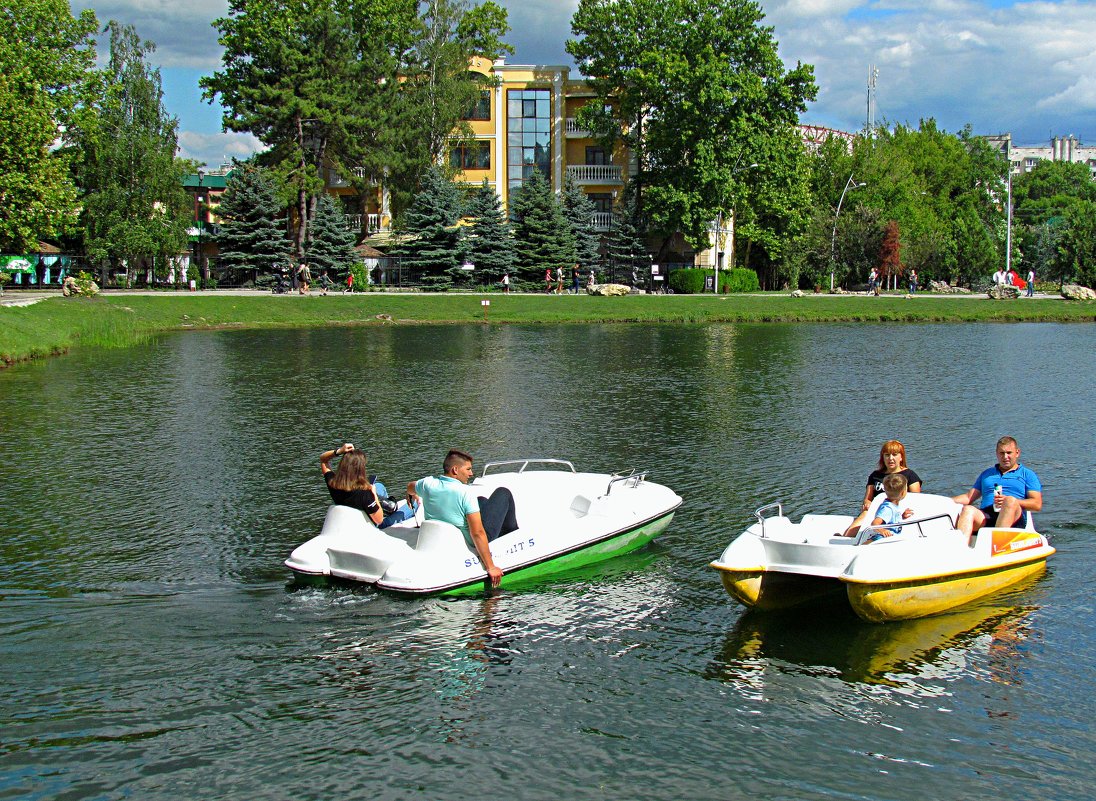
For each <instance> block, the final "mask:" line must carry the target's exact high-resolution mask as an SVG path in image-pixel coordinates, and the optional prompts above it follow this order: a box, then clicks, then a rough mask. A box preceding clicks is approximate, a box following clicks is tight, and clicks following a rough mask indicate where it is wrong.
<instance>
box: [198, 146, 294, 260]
mask: <svg viewBox="0 0 1096 801" xmlns="http://www.w3.org/2000/svg"><path fill="white" fill-rule="evenodd" d="M217 214H218V216H219V217H220V218H221V226H220V231H219V232H218V234H217V237H216V238H217V246H218V248H219V250H220V254H221V263H222V265H223V266H225V267H228V268H231V269H237V270H254V271H256V272H257V273H258V274H265V273H269V272H271V271H272V270H273V268H274V265H284V264H285V263H286V261H287V260H288V259H289V254H290V246H291V243H290V241H289V239H288V238H287V237H286V226H285V206H284V205H283V204H282V203H281V202H280V201H279V200H278V193H277V190H276V189H275V187H274V183H273V181H272V180H271V179H270V176H269V175H268V174H267V171H266V170H265V169H264V168H262V167H259V166H257V165H255V164H237V165H236V167H235V168H234V169H233V171H232V173H231V175H230V176H229V179H228V185H227V186H226V188H225V192H224V194H223V195H222V196H221V204H220V206H218V207H217Z"/></svg>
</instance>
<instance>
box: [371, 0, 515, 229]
mask: <svg viewBox="0 0 1096 801" xmlns="http://www.w3.org/2000/svg"><path fill="white" fill-rule="evenodd" d="M417 5H418V6H419V7H420V12H419V15H418V17H417V18H416V19H415V20H414V23H413V27H412V31H411V38H410V42H409V46H408V47H406V48H405V49H403V50H402V51H401V52H400V53H399V60H398V64H397V68H398V71H399V81H398V84H397V86H398V93H397V97H396V104H395V106H394V108H393V109H392V112H393V114H394V116H395V124H394V126H393V128H392V132H393V134H394V135H395V136H396V141H395V142H394V143H393V147H392V148H391V150H390V154H389V156H390V157H389V158H388V160H387V162H386V164H385V169H386V170H387V173H388V175H389V176H390V179H391V182H392V183H393V184H394V185H395V189H396V192H395V198H394V201H395V206H396V208H397V211H398V210H399V209H400V207H401V205H402V203H403V201H404V199H405V198H406V197H407V196H408V194H409V193H410V192H413V191H414V190H415V188H416V187H417V186H418V185H419V182H420V180H421V178H422V176H423V174H424V173H425V172H426V171H427V169H429V168H430V167H431V165H435V164H443V165H444V164H447V163H448V159H447V158H446V156H447V155H448V151H449V148H450V145H451V143H452V140H453V139H454V138H456V139H458V140H459V139H464V138H467V137H470V136H471V128H470V126H469V124H468V123H467V121H465V119H464V118H465V117H466V116H467V114H468V110H469V109H470V108H472V107H473V105H474V104H475V102H476V101H477V100H478V99H479V98H480V96H481V94H482V93H483V91H484V90H486V89H488V88H490V87H491V86H492V85H493V80H492V79H491V78H489V77H488V76H487V75H485V74H483V73H480V72H477V71H474V70H469V64H470V62H471V60H472V59H473V58H474V57H479V58H481V59H483V60H484V61H486V62H488V63H490V62H492V61H494V59H496V58H498V57H500V56H502V55H504V54H507V53H512V52H513V48H512V47H511V46H510V45H508V44H506V43H505V42H503V40H502V37H503V36H505V35H506V34H507V33H508V32H509V30H510V25H509V23H508V21H507V12H506V9H505V8H503V7H502V6H500V5H498V4H497V3H495V2H493V0H487V1H486V2H483V3H480V4H478V5H476V6H471V5H470V4H469V3H468V2H467V0H424V2H421V3H418V4H417Z"/></svg>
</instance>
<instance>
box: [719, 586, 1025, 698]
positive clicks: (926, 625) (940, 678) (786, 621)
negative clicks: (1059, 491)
mask: <svg viewBox="0 0 1096 801" xmlns="http://www.w3.org/2000/svg"><path fill="white" fill-rule="evenodd" d="M1038 581H1039V577H1038V576H1035V577H1031V578H1029V579H1026V580H1025V581H1024V582H1021V583H1020V584H1019V585H1017V586H1016V587H1014V588H1012V589H1011V590H1010V591H1009V592H1007V593H998V594H996V595H995V596H991V597H990V598H987V599H983V600H982V601H981V602H976V603H974V604H970V605H967V606H966V607H963V608H961V609H959V610H956V611H953V612H951V613H948V614H943V615H936V616H933V617H926V618H921V619H919V620H907V621H900V622H896V623H886V624H873V623H866V622H864V621H862V620H860V619H859V618H857V617H856V616H855V614H853V613H852V611H851V610H850V609H849V607H848V604H847V603H846V602H845V601H844V599H843V598H840V597H839V598H836V599H834V600H833V601H832V602H829V603H823V604H821V605H819V606H817V607H815V608H814V610H813V611H807V612H804V610H803V609H793V610H784V611H781V612H776V613H763V612H756V611H753V610H750V611H747V612H744V613H743V614H742V615H741V616H740V617H739V618H738V620H737V622H736V623H735V626H734V628H733V629H732V630H731V631H730V632H728V633H727V635H726V637H725V638H724V640H723V643H722V644H721V646H720V649H719V654H718V656H717V657H716V658H715V659H713V660H712V662H711V663H710V664H709V665H708V667H707V669H706V670H705V676H706V677H707V678H710V679H713V680H716V681H721V682H726V683H728V684H731V685H735V686H741V687H742V688H744V689H747V691H748V693H749V694H751V695H754V696H755V697H756V696H757V695H758V694H761V695H763V694H764V688H765V685H766V674H768V673H769V672H773V671H775V672H777V673H781V674H783V673H787V671H788V670H789V668H791V669H794V670H798V671H802V672H804V673H807V674H811V675H828V676H833V677H835V678H838V679H840V680H841V681H843V682H847V683H851V684H863V685H872V686H878V687H881V688H889V689H890V690H892V691H894V692H895V693H898V694H900V695H903V696H907V697H934V696H938V695H941V694H942V693H943V692H944V690H943V685H944V684H946V683H947V682H949V681H953V680H955V679H957V678H960V677H962V676H971V675H973V676H977V677H979V678H981V679H982V680H985V681H991V682H994V683H996V684H1000V685H1013V686H1015V685H1019V684H1021V683H1022V682H1023V675H1024V672H1025V668H1024V665H1023V657H1024V653H1025V647H1024V644H1025V642H1026V641H1027V640H1029V639H1031V638H1033V637H1038V636H1040V635H1038V634H1037V633H1035V632H1034V630H1033V624H1032V615H1033V613H1034V612H1035V611H1036V610H1038V609H1039V606H1037V605H1033V604H1030V603H1027V604H1025V603H1023V601H1024V600H1025V598H1028V597H1029V596H1025V595H1024V593H1025V592H1026V591H1028V590H1030V589H1031V588H1033V587H1035V586H1036V584H1037V582H1038Z"/></svg>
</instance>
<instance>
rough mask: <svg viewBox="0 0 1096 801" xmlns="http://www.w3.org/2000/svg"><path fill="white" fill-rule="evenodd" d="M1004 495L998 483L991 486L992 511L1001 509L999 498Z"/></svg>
mask: <svg viewBox="0 0 1096 801" xmlns="http://www.w3.org/2000/svg"><path fill="white" fill-rule="evenodd" d="M1003 497H1004V491H1003V490H1002V489H1001V485H1000V484H998V485H996V486H995V487H994V488H993V511H995V512H1000V511H1001V498H1003Z"/></svg>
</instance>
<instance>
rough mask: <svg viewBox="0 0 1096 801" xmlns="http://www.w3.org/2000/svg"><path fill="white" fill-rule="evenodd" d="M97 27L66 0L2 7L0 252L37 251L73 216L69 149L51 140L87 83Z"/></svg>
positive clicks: (90, 82)
mask: <svg viewBox="0 0 1096 801" xmlns="http://www.w3.org/2000/svg"><path fill="white" fill-rule="evenodd" d="M97 28H98V23H97V22H96V19H95V14H94V13H93V12H91V11H83V12H81V14H80V16H79V17H73V16H72V12H71V11H70V10H69V5H68V3H67V2H66V1H65V0H17V2H15V3H7V4H5V5H4V8H3V9H0V38H2V39H3V41H4V43H5V45H4V47H3V49H2V51H0V108H3V109H4V113H3V114H2V115H0V252H16V253H22V252H24V251H27V250H37V248H38V240H39V238H48V237H53V236H56V235H57V234H58V233H60V232H61V231H62V230H63V229H65V228H66V227H68V226H70V225H72V224H73V223H74V222H75V219H76V212H77V209H78V205H77V193H76V189H75V186H74V185H73V183H72V180H71V174H70V162H71V159H72V155H73V154H72V153H71V152H69V151H67V150H57V149H55V148H54V143H55V142H56V140H57V139H58V137H59V136H61V134H62V132H63V131H64V130H66V129H67V128H68V127H69V125H70V124H71V121H72V114H73V112H74V110H75V109H76V108H77V106H78V104H79V103H80V102H81V101H82V100H84V99H85V98H86V97H87V93H88V92H89V91H90V90H91V88H92V85H93V77H94V76H93V72H92V68H93V67H94V64H95V51H94V49H93V48H94V44H95V43H94V40H93V39H92V36H93V34H94V33H95V31H96V29H97Z"/></svg>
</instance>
